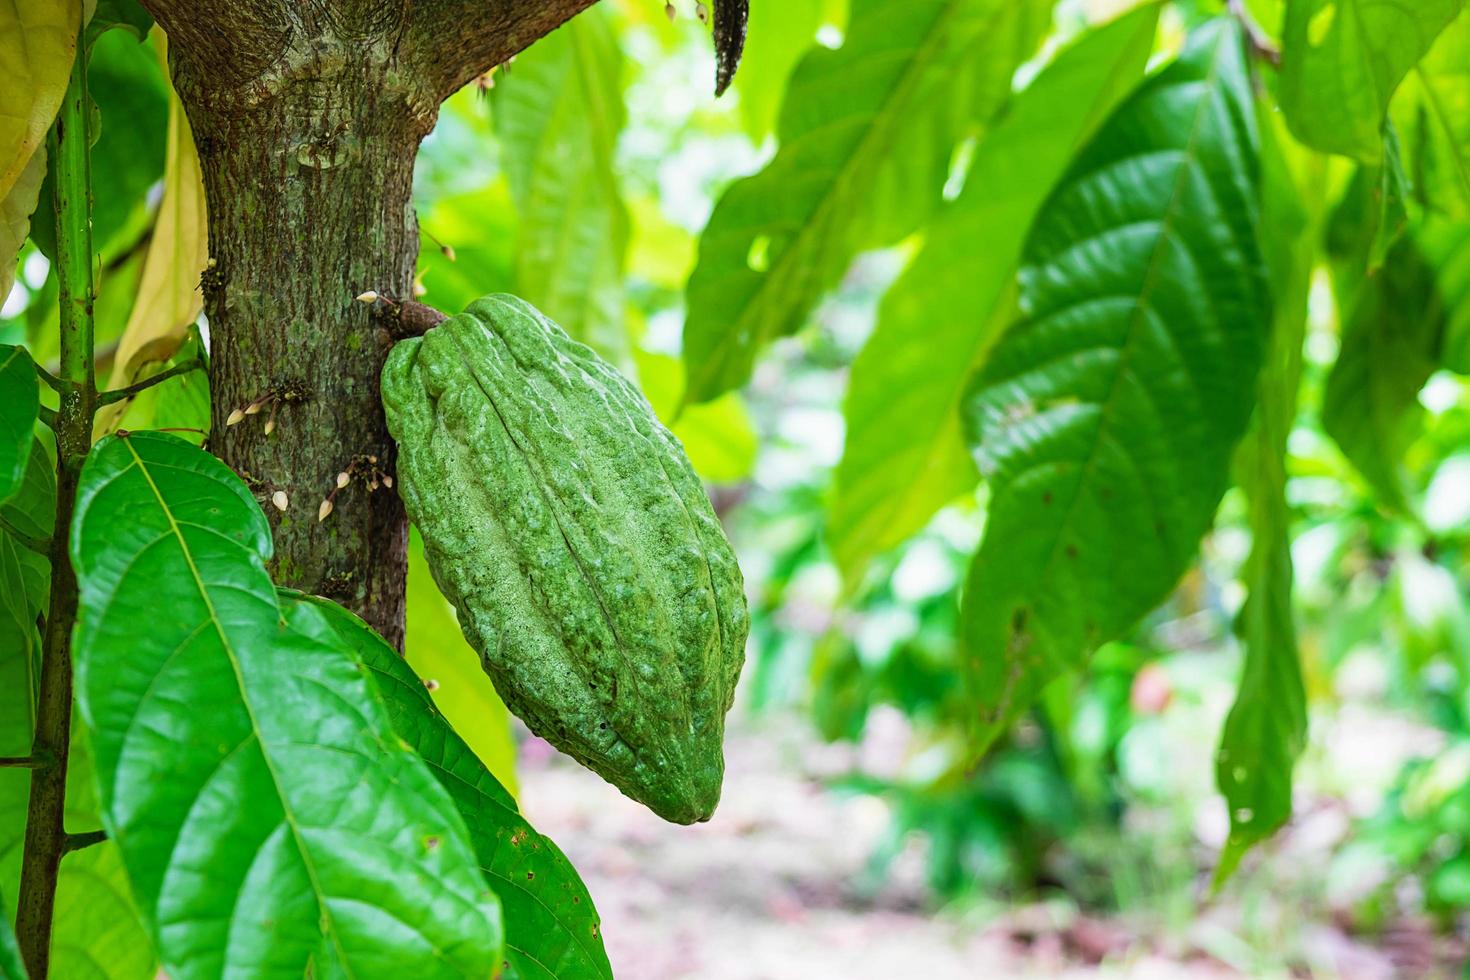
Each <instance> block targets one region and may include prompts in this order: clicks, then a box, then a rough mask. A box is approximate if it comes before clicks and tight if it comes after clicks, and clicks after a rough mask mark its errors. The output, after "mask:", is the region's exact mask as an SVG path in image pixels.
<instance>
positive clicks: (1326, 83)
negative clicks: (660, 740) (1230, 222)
mask: <svg viewBox="0 0 1470 980" xmlns="http://www.w3.org/2000/svg"><path fill="white" fill-rule="evenodd" d="M1464 6H1465V0H1411V2H1404V0H1289V2H1288V3H1287V5H1286V26H1285V30H1284V37H1283V41H1282V63H1281V109H1282V111H1283V112H1284V113H1285V114H1286V120H1287V122H1288V123H1289V124H1290V125H1291V130H1292V132H1293V133H1294V134H1296V137H1297V138H1298V139H1300V140H1301V141H1302V142H1303V143H1306V144H1307V145H1308V146H1312V147H1315V148H1317V149H1319V150H1325V151H1326V152H1328V153H1339V154H1342V155H1343V156H1350V157H1354V158H1356V159H1358V160H1360V161H1362V162H1363V163H1369V164H1372V163H1377V162H1378V161H1379V160H1380V159H1381V158H1382V154H1383V134H1382V128H1383V119H1384V116H1385V115H1387V113H1388V106H1389V101H1390V100H1391V99H1392V98H1393V94H1394V91H1395V90H1396V89H1397V88H1398V86H1399V83H1400V82H1402V81H1403V79H1404V76H1405V75H1406V74H1407V73H1408V72H1409V71H1410V69H1412V68H1413V67H1414V63H1415V62H1417V61H1418V60H1419V59H1420V58H1422V57H1423V56H1424V54H1425V52H1427V51H1428V50H1429V48H1430V46H1431V45H1432V44H1433V43H1434V39H1435V38H1436V37H1437V36H1438V35H1439V32H1440V31H1442V30H1444V28H1445V27H1446V26H1447V25H1448V24H1449V23H1450V21H1452V20H1454V19H1455V17H1456V15H1458V14H1459V13H1460V11H1461V10H1463V9H1464Z"/></svg>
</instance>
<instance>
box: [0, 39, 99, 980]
mask: <svg viewBox="0 0 1470 980" xmlns="http://www.w3.org/2000/svg"><path fill="white" fill-rule="evenodd" d="M87 128H88V112H87V48H86V44H85V43H83V41H82V40H81V39H80V38H79V39H78V42H77V51H76V58H75V60H74V61H73V62H72V70H71V81H70V83H69V84H68V85H67V90H66V99H65V101H63V102H62V105H61V111H60V113H59V114H58V115H57V117H56V124H55V125H54V126H53V127H52V129H51V133H50V135H49V136H48V137H47V140H46V149H47V152H48V153H49V154H50V159H51V160H52V161H54V166H55V168H56V201H55V203H56V271H57V277H58V281H59V282H60V285H61V301H60V302H61V325H60V328H61V338H60V339H61V362H60V371H59V372H58V373H59V375H60V380H61V382H62V390H61V391H60V395H61V405H60V408H59V409H58V411H57V413H56V421H55V425H54V429H55V430H56V456H57V465H56V470H57V473H56V528H55V531H54V532H53V533H52V535H51V555H50V557H51V606H50V610H49V612H48V613H47V616H46V630H45V635H44V637H43V639H42V645H41V682H40V690H39V692H38V697H37V702H36V737H35V742H34V745H33V747H32V749H31V755H32V756H33V757H34V758H37V759H43V760H45V763H44V764H43V765H41V766H40V767H38V768H36V769H35V771H34V773H33V774H32V776H31V794H30V804H29V807H28V811H27V815H26V835H25V851H24V854H23V856H22V859H21V861H22V864H21V879H20V894H19V901H18V908H17V912H16V921H15V931H16V938H17V939H18V940H19V941H20V948H21V955H22V956H23V957H24V959H25V962H26V968H27V970H28V971H29V972H30V975H31V977H32V978H33V980H45V977H46V976H47V973H48V970H49V967H50V959H51V918H52V913H53V910H54V907H55V903H56V877H57V872H58V870H59V868H60V864H61V855H62V854H63V853H65V851H66V847H67V834H66V829H65V826H64V824H63V813H64V808H65V804H66V761H67V758H66V757H67V749H68V747H69V745H70V742H71V711H72V672H71V666H72V665H71V632H72V626H73V624H74V623H75V622H76V615H77V579H76V574H75V573H74V572H73V571H72V567H71V561H70V559H69V558H68V555H67V550H66V543H67V540H68V538H69V531H70V527H71V516H72V510H73V508H74V506H75V504H76V496H77V478H78V476H79V475H80V472H81V468H82V461H83V460H84V459H85V458H86V456H87V452H88V450H90V449H91V447H92V418H93V416H94V415H95V414H96V411H97V383H96V375H95V371H94V367H93V363H92V303H93V300H94V298H95V295H96V292H95V285H94V282H93V277H92V261H93V256H92V221H91V211H92V200H91V195H92V191H91V187H92V181H91V164H90V161H89V159H88V150H89V147H90V145H91V141H90V139H89V138H88V133H87Z"/></svg>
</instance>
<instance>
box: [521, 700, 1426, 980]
mask: <svg viewBox="0 0 1470 980" xmlns="http://www.w3.org/2000/svg"><path fill="white" fill-rule="evenodd" d="M737 715H738V713H737ZM731 721H732V726H733V727H732V730H731V732H730V734H729V737H728V740H727V749H726V756H727V775H726V781H725V792H724V799H723V801H722V803H721V805H720V809H719V812H718V813H717V814H716V816H715V818H714V819H713V820H711V821H710V822H709V823H708V824H704V825H701V826H697V827H677V826H673V825H670V824H666V823H664V822H662V821H661V820H659V819H658V818H657V817H654V816H653V815H652V814H651V813H649V812H648V811H647V810H645V809H644V808H643V807H641V806H639V805H637V804H635V803H633V802H631V801H629V800H627V799H625V798H624V797H623V796H621V795H620V794H619V793H618V792H617V791H616V790H614V789H612V788H611V787H610V786H608V785H606V784H605V783H603V782H602V781H601V780H600V779H598V778H596V777H595V776H593V775H592V774H590V773H588V772H586V771H584V770H582V769H581V768H580V767H578V766H577V765H576V764H575V763H572V762H570V761H569V760H567V759H566V758H564V757H562V756H560V755H559V754H558V753H556V752H554V751H553V750H551V749H550V748H549V747H548V746H546V744H545V743H544V742H540V741H539V740H536V739H530V740H529V741H527V742H526V743H524V744H523V746H522V752H521V770H520V777H521V798H522V805H523V807H524V809H525V811H526V812H527V815H528V816H529V817H530V819H531V820H532V822H533V824H534V825H535V826H537V827H538V828H539V829H540V830H542V832H544V833H546V834H548V835H550V836H551V837H552V838H553V839H555V840H556V841H557V842H558V843H559V844H560V845H561V846H562V848H563V849H564V850H565V851H566V852H567V854H568V856H569V857H570V858H571V859H572V862H573V863H574V864H575V865H576V866H577V868H578V869H579V870H580V872H581V874H582V876H583V878H584V879H585V880H586V883H587V886H588V888H589V889H590V890H591V892H592V896H593V898H594V900H595V901H596V902H597V905H598V908H599V910H600V912H601V914H602V918H603V934H604V936H605V939H606V943H607V950H608V955H609V957H610V958H611V960H612V965H613V969H614V973H615V975H616V976H617V977H618V978H619V980H838V978H840V980H888V978H903V980H908V978H913V980H975V978H983V980H991V978H994V980H1013V978H1014V980H1030V978H1043V977H1045V978H1063V980H1074V978H1103V977H1108V978H1111V977H1127V978H1137V980H1176V978H1177V980H1185V978H1188V980H1215V978H1224V977H1240V976H1247V975H1250V976H1266V977H1283V978H1285V977H1291V976H1304V975H1310V976H1311V977H1314V978H1315V977H1333V978H1341V980H1399V978H1403V980H1408V978H1409V977H1413V978H1414V980H1419V978H1423V977H1427V976H1430V975H1435V976H1440V975H1445V974H1444V973H1443V971H1442V970H1439V969H1437V968H1430V969H1431V972H1428V973H1427V972H1425V968H1426V967H1427V966H1428V963H1426V962H1425V961H1424V960H1423V959H1422V958H1420V957H1419V956H1417V955H1415V952H1414V951H1423V950H1425V949H1428V948H1429V947H1428V944H1430V943H1432V942H1433V940H1431V939H1430V938H1429V937H1428V936H1426V935H1419V934H1413V935H1409V936H1407V937H1405V938H1404V939H1403V942H1404V943H1406V944H1407V945H1408V947H1409V948H1410V951H1411V952H1410V953H1409V955H1408V956H1407V957H1405V956H1403V955H1398V954H1396V953H1395V951H1394V949H1392V948H1387V949H1385V948H1384V944H1383V943H1382V942H1380V943H1379V944H1378V945H1377V946H1369V945H1367V944H1365V943H1362V942H1359V941H1357V940H1355V939H1353V938H1352V937H1350V936H1348V935H1347V934H1345V933H1344V932H1343V931H1342V930H1340V929H1338V928H1336V927H1334V926H1333V925H1331V924H1330V923H1324V924H1309V925H1308V928H1307V931H1306V943H1307V945H1308V946H1309V947H1311V958H1312V960H1313V961H1314V962H1315V963H1317V964H1320V966H1314V967H1312V968H1311V969H1309V970H1306V971H1304V970H1303V969H1302V968H1301V966H1300V965H1297V966H1296V967H1295V968H1294V969H1289V970H1288V969H1284V968H1269V967H1268V968H1266V969H1265V971H1264V972H1259V971H1255V970H1253V971H1252V972H1251V973H1249V974H1248V973H1245V972H1241V970H1240V969H1238V968H1232V967H1231V966H1230V965H1227V963H1226V962H1224V960H1222V959H1221V958H1219V957H1217V956H1212V955H1209V954H1208V953H1207V952H1205V951H1204V950H1206V949H1209V948H1210V947H1211V945H1212V943H1211V942H1210V941H1209V939H1208V937H1209V936H1210V935H1214V936H1215V937H1216V939H1219V940H1222V941H1224V943H1225V945H1226V946H1228V941H1229V939H1230V937H1229V936H1228V935H1226V933H1228V931H1229V928H1230V926H1229V923H1230V921H1231V914H1230V910H1229V909H1221V908H1215V909H1213V910H1208V911H1206V912H1204V913H1201V914H1200V915H1199V916H1197V917H1196V918H1195V920H1194V921H1193V922H1192V924H1191V925H1190V926H1189V927H1188V928H1187V929H1186V930H1185V933H1186V935H1185V936H1183V937H1181V938H1178V939H1175V940H1160V939H1159V935H1160V931H1159V930H1158V929H1157V928H1156V927H1155V926H1156V924H1154V925H1152V926H1151V925H1150V924H1149V923H1146V922H1137V923H1136V927H1130V925H1129V924H1128V922H1127V921H1125V920H1124V919H1123V918H1119V919H1116V920H1109V919H1103V918H1097V917H1093V916H1088V915H1083V914H1079V913H1076V912H1075V911H1074V912H1071V913H1065V912H1063V913H1058V911H1057V907H1056V905H1055V904H1052V905H1041V904H1038V905H1026V906H1020V907H1012V908H1010V909H1008V910H1006V911H1004V912H1003V913H1002V914H1000V915H992V916H989V917H987V918H986V919H985V920H983V921H978V922H977V921H974V918H975V917H974V916H967V915H965V914H959V913H955V912H953V911H937V910H935V909H933V908H931V907H930V905H929V899H928V898H927V896H926V894H925V891H924V889H923V885H922V878H921V868H920V861H919V860H917V859H916V860H913V861H905V860H900V861H899V862H898V865H897V867H896V869H895V873H894V874H893V875H892V877H891V878H890V879H889V881H888V882H887V884H885V885H884V886H883V887H882V888H881V889H880V890H879V892H878V893H877V894H876V895H864V894H860V892H859V890H858V889H857V887H856V886H855V884H854V882H855V881H857V880H858V879H859V877H860V875H861V872H862V869H863V867H864V864H865V862H866V861H867V860H868V857H869V855H870V854H871V852H872V850H873V848H874V846H875V844H876V843H877V841H878V840H879V838H880V836H881V835H882V834H883V832H884V830H885V827H886V826H887V820H888V815H887V811H886V809H885V807H884V805H883V804H882V803H881V802H879V801H878V800H875V799H872V798H868V797H851V796H844V795H840V794H837V793H833V792H831V791H829V790H827V789H825V788H824V786H823V783H822V780H821V776H822V773H823V772H824V771H825V772H828V773H830V772H832V771H834V770H837V769H840V768H841V767H842V766H843V765H844V764H845V762H844V760H843V759H842V758H840V755H841V752H842V750H839V749H833V748H831V747H828V746H823V745H821V744H819V743H816V742H815V741H814V740H813V739H812V737H811V736H810V734H808V732H807V729H806V728H805V727H804V726H803V725H801V724H800V723H798V722H795V721H790V722H782V721H776V722H772V721H769V720H768V721H765V722H762V723H760V724H759V725H758V726H757V725H755V724H754V723H752V722H750V721H748V720H746V721H741V720H739V719H738V718H737V717H735V716H732V719H731ZM834 753H836V756H834ZM1196 936H1197V937H1199V938H1200V941H1198V942H1196V941H1194V939H1193V938H1192V937H1196ZM1214 945H1215V946H1216V947H1217V948H1218V947H1219V946H1220V943H1219V942H1217V943H1215V944H1214ZM1389 945H1390V946H1392V944H1391V943H1390V944H1389ZM1416 961H1417V962H1418V963H1419V965H1418V966H1415V965H1414V963H1415V962H1416Z"/></svg>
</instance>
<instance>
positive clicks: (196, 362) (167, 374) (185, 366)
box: [97, 357, 204, 405]
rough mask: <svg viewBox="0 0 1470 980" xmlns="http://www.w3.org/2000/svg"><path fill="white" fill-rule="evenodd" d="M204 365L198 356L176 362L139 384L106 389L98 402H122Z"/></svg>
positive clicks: (99, 396) (106, 403) (108, 403)
mask: <svg viewBox="0 0 1470 980" xmlns="http://www.w3.org/2000/svg"><path fill="white" fill-rule="evenodd" d="M202 367H204V362H203V361H202V360H200V359H199V358H197V357H194V358H190V359H189V360H187V361H184V362H183V363H180V364H175V365H174V366H173V367H171V368H169V369H168V370H167V371H161V372H159V373H158V374H155V375H154V376H153V377H151V378H148V379H147V380H145V381H139V382H138V383H137V384H132V385H128V386H127V387H126V388H114V389H113V390H112V391H104V392H102V393H101V394H100V395H98V396H97V404H98V405H111V404H112V403H113V402H120V401H122V400H123V399H124V398H132V397H133V396H134V395H137V394H139V393H141V392H144V391H147V390H148V389H149V388H152V387H153V386H154V385H159V384H163V383H164V382H165V381H167V380H168V379H169V378H176V377H178V376H179V375H181V374H188V373H189V372H190V371H198V370H199V369H201V368H202Z"/></svg>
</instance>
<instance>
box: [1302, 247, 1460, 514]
mask: <svg viewBox="0 0 1470 980" xmlns="http://www.w3.org/2000/svg"><path fill="white" fill-rule="evenodd" d="M1341 275H1342V276H1343V277H1344V278H1346V279H1348V280H1350V281H1349V282H1348V284H1347V290H1348V292H1349V293H1350V295H1351V297H1352V298H1351V301H1350V304H1349V305H1347V306H1346V309H1347V313H1346V314H1345V316H1344V320H1343V326H1342V349H1341V351H1340V352H1339V353H1338V356H1337V363H1336V364H1335V365H1334V366H1333V368H1332V373H1331V374H1330V375H1328V377H1327V387H1326V389H1325V391H1324V392H1323V396H1322V428H1323V429H1325V430H1326V432H1327V434H1328V435H1330V436H1331V437H1332V438H1333V439H1334V440H1335V441H1336V442H1337V445H1338V447H1339V448H1340V449H1342V452H1343V455H1345V456H1346V457H1347V458H1348V459H1349V460H1350V461H1351V462H1352V464H1353V465H1354V466H1355V467H1356V468H1357V470H1358V472H1359V473H1361V474H1362V475H1363V477H1364V479H1366V480H1367V481H1368V484H1369V485H1370V486H1371V487H1372V488H1373V491H1374V493H1375V494H1376V495H1377V497H1378V500H1379V502H1380V503H1381V504H1383V505H1384V506H1385V507H1389V508H1393V509H1395V510H1398V511H1400V512H1401V513H1406V514H1412V513H1413V512H1414V508H1413V505H1412V504H1411V503H1410V494H1409V485H1408V476H1407V473H1406V472H1405V470H1404V465H1403V458H1404V451H1405V450H1406V449H1407V447H1408V444H1409V442H1410V441H1411V440H1412V439H1413V438H1414V436H1415V435H1416V434H1417V433H1418V432H1419V431H1420V430H1421V429H1422V427H1423V424H1424V410H1423V408H1422V407H1420V405H1419V389H1421V388H1423V387H1424V382H1426V381H1428V380H1429V376H1430V375H1431V374H1433V373H1434V371H1435V368H1436V367H1438V366H1439V357H1440V350H1441V346H1442V344H1443V342H1444V336H1445V316H1446V313H1445V308H1444V303H1443V300H1442V298H1441V296H1440V293H1439V289H1438V284H1437V279H1436V276H1435V272H1434V269H1433V268H1432V267H1431V266H1430V264H1429V263H1428V262H1427V261H1426V260H1425V258H1424V256H1423V254H1422V253H1421V251H1420V248H1419V246H1418V244H1417V243H1416V242H1415V241H1413V240H1412V239H1403V240H1400V242H1399V243H1398V244H1397V245H1396V246H1394V248H1393V249H1392V250H1391V251H1390V252H1389V254H1388V258H1387V261H1386V262H1385V264H1384V267H1383V268H1382V269H1381V270H1380V271H1379V273H1378V274H1377V275H1376V276H1373V277H1371V278H1368V279H1366V280H1363V281H1361V282H1358V280H1357V277H1358V276H1359V275H1360V274H1359V273H1358V271H1357V270H1356V269H1355V268H1354V267H1353V266H1352V265H1349V266H1348V267H1347V268H1346V269H1345V270H1342V272H1341Z"/></svg>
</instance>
